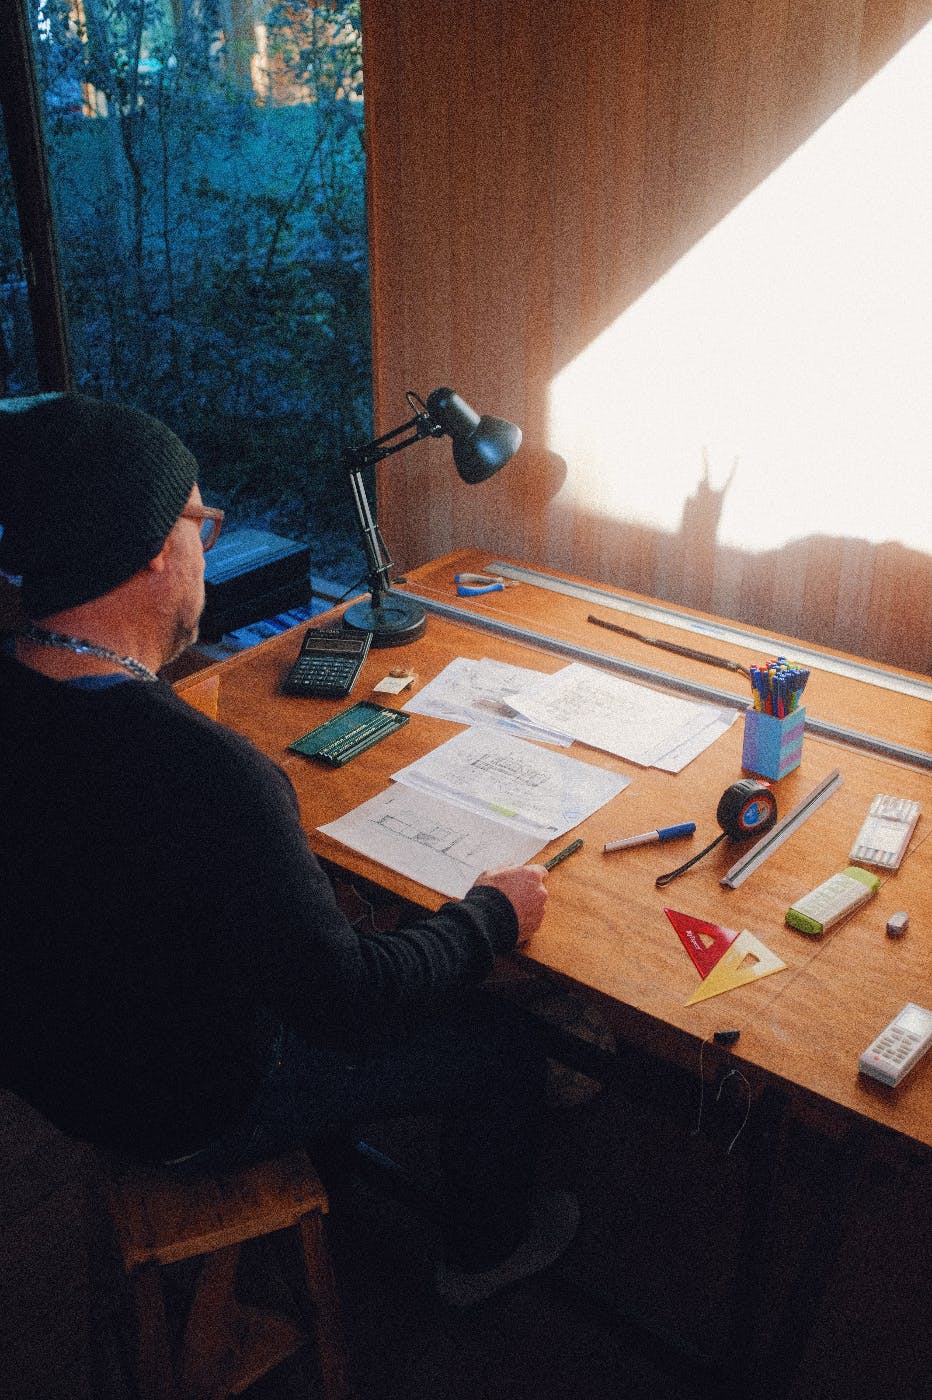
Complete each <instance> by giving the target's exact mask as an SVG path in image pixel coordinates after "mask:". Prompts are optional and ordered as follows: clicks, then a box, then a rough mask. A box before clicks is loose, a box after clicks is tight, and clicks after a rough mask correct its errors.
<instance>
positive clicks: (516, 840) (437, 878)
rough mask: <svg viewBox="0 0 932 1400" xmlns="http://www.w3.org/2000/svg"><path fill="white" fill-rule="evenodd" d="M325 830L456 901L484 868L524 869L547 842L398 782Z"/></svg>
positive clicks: (341, 840) (335, 837) (345, 843)
mask: <svg viewBox="0 0 932 1400" xmlns="http://www.w3.org/2000/svg"><path fill="white" fill-rule="evenodd" d="M320 830H321V831H324V832H326V833H327V835H328V836H332V837H333V838H334V840H336V841H339V842H341V844H342V845H344V846H349V847H350V849H351V850H354V851H360V852H361V853H362V854H363V855H366V856H369V857H371V858H372V859H373V860H377V861H379V862H380V864H382V865H386V866H388V868H389V869H390V870H396V871H398V872H399V873H400V874H402V875H407V876H408V877H409V878H410V879H412V880H417V881H419V883H420V884H422V885H426V886H427V888H428V889H431V890H437V892H438V893H439V894H444V895H447V896H448V897H449V898H451V899H462V897H463V895H464V894H465V893H466V891H467V890H468V889H469V888H470V886H471V885H472V884H473V883H474V882H475V879H476V876H477V875H481V873H482V871H483V870H489V869H494V868H495V867H496V866H506V865H524V864H526V863H527V862H528V861H529V860H530V859H531V858H532V856H534V855H536V854H537V852H538V851H539V850H540V847H541V845H542V844H543V842H542V841H541V838H540V836H531V835H528V834H527V833H525V832H521V831H518V830H517V829H516V828H515V827H513V826H507V825H504V824H503V823H502V822H496V821H491V820H490V819H489V818H488V817H483V816H480V815H479V814H478V813H476V812H470V811H467V810H466V808H465V807H459V806H456V805H454V804H453V803H451V802H444V801H443V800H442V799H440V798H438V797H435V796H432V795H431V794H430V793H425V792H420V791H419V790H418V789H416V788H412V787H407V786H405V785H404V784H398V783H396V784H393V785H392V786H391V787H390V788H387V789H386V791H385V792H382V793H379V795H378V796H377V797H373V798H370V800H369V801H368V802H363V803H362V804H361V805H360V806H359V807H355V808H354V809H353V810H352V811H351V812H347V814H346V815H345V816H343V817H338V818H337V820H336V821H332V822H328V823H327V825H326V826H322V827H321V828H320Z"/></svg>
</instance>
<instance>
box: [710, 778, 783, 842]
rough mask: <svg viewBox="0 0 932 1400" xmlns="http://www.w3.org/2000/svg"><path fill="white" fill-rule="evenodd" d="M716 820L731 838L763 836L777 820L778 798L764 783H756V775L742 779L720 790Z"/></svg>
mask: <svg viewBox="0 0 932 1400" xmlns="http://www.w3.org/2000/svg"><path fill="white" fill-rule="evenodd" d="M715 820H716V821H717V822H718V824H719V826H720V827H721V828H722V831H723V832H724V833H725V835H726V836H730V837H731V839H732V841H746V840H747V838H748V837H749V836H763V834H764V832H765V831H769V830H770V828H771V827H772V826H773V824H774V822H775V821H776V820H777V799H776V798H775V797H774V795H773V790H772V789H771V788H769V787H768V786H767V784H766V783H759V782H758V781H757V779H756V778H742V779H741V780H740V782H737V783H732V785H731V787H730V788H726V789H725V791H724V792H723V793H722V795H721V797H720V798H719V803H718V807H717V809H716V812H715ZM720 839H721V838H716V841H718V840H720Z"/></svg>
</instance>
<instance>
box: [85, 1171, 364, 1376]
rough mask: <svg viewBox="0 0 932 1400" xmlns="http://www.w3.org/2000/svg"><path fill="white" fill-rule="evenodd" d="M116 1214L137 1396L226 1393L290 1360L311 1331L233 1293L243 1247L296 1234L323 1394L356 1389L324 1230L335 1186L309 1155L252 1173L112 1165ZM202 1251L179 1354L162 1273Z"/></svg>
mask: <svg viewBox="0 0 932 1400" xmlns="http://www.w3.org/2000/svg"><path fill="white" fill-rule="evenodd" d="M108 1175H109V1179H108V1183H107V1186H108V1191H109V1197H110V1209H111V1214H112V1216H113V1221H114V1225H115V1228H116V1233H117V1238H118V1240H119V1244H120V1248H121V1250H122V1254H123V1264H124V1267H125V1269H126V1273H127V1276H128V1278H129V1281H130V1285H131V1289H132V1298H133V1307H134V1310H135V1322H136V1333H137V1335H136V1347H137V1383H138V1387H139V1395H140V1400H225V1397H227V1396H228V1395H238V1394H239V1393H240V1392H241V1391H242V1390H245V1389H246V1387H247V1386H249V1385H251V1384H252V1383H253V1382H254V1381H255V1380H257V1379H258V1378H259V1377H260V1376H263V1375H265V1373H266V1372H267V1371H270V1370H271V1369H272V1368H273V1367H274V1366H277V1365H278V1364H279V1362H281V1361H284V1359H285V1358H286V1357H287V1356H291V1355H292V1354H293V1353H294V1352H296V1351H297V1350H298V1349H299V1348H300V1347H301V1346H303V1345H304V1344H305V1343H306V1342H307V1341H308V1340H309V1337H308V1335H307V1334H306V1333H305V1332H304V1331H302V1329H301V1328H299V1327H298V1326H296V1325H295V1324H294V1322H292V1321H291V1320H290V1319H289V1318H286V1317H284V1316H281V1315H280V1314H277V1313H273V1312H266V1311H264V1310H262V1309H259V1308H255V1307H248V1306H244V1305H243V1304H242V1303H240V1302H239V1301H238V1300H237V1299H236V1297H235V1296H234V1287H235V1283H236V1269H237V1262H238V1257H239V1252H240V1246H241V1245H242V1243H243V1242H244V1241H246V1240H252V1239H258V1238H260V1237H262V1236H264V1235H270V1234H272V1233H273V1232H274V1231H276V1230H285V1229H292V1228H293V1229H294V1230H295V1231H296V1232H297V1235H298V1237H299V1242H300V1246H301V1250H302V1253H303V1260H304V1276H305V1280H306V1284H307V1291H308V1294H309V1295H310V1298H311V1300H312V1302H313V1305H314V1314H315V1317H314V1321H315V1328H316V1338H317V1352H318V1357H319V1360H320V1369H321V1374H322V1377H323V1394H324V1396H325V1400H348V1397H349V1396H350V1387H349V1380H348V1374H347V1366H346V1358H345V1354H344V1350H343V1343H342V1335H341V1329H340V1321H339V1315H338V1306H337V1295H336V1287H335V1283H334V1278H333V1272H332V1269H331V1265H330V1256H329V1253H328V1250H327V1244H326V1239H325V1236H324V1219H323V1217H324V1216H325V1215H326V1214H327V1211H328V1209H329V1202H328V1200H327V1193H326V1191H325V1190H324V1187H323V1185H322V1184H321V1181H320V1178H319V1177H318V1175H317V1173H316V1171H315V1170H314V1167H313V1165H312V1163H311V1161H310V1158H309V1157H308V1156H307V1154H306V1153H305V1152H294V1153H291V1154H289V1155H288V1156H286V1157H280V1158H278V1159H276V1160H274V1161H271V1162H263V1163H261V1164H260V1165H258V1166H255V1167H250V1168H248V1169H247V1170H245V1171H242V1172H238V1173H233V1174H230V1175H224V1176H205V1177H194V1178H191V1179H190V1180H184V1179H181V1178H179V1177H178V1176H177V1175H173V1174H172V1173H171V1172H169V1171H163V1170H160V1169H158V1168H153V1169H148V1168H144V1167H132V1168H126V1167H124V1166H123V1165H122V1164H121V1165H119V1166H111V1168H110V1171H109V1174H108ZM197 1256H203V1262H202V1264H201V1268H200V1272H199V1274H198V1277H197V1283H196V1287H195V1291H194V1296H193V1299H192V1302H191V1306H190V1309H189V1311H188V1315H187V1319H186V1322H185V1325H184V1334H183V1342H182V1344H181V1353H180V1356H178V1357H177V1358H174V1359H173V1356H172V1351H173V1348H172V1346H171V1343H170V1340H169V1335H168V1325H167V1317H166V1308H165V1299H164V1295H163V1291H162V1280H161V1276H160V1269H161V1266H162V1265H163V1264H175V1263H178V1262H179V1261H180V1260H182V1259H192V1258H195V1257H197Z"/></svg>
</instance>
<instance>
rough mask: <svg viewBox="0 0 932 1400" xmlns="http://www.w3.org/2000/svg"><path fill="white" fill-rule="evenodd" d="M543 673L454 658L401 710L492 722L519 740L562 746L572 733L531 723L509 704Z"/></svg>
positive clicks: (461, 720) (501, 663) (459, 720)
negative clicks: (519, 692)
mask: <svg viewBox="0 0 932 1400" xmlns="http://www.w3.org/2000/svg"><path fill="white" fill-rule="evenodd" d="M544 674H545V672H542V671H530V670H528V669H527V667H525V666H510V665H508V663H507V662H505V661H492V660H490V659H489V658H488V657H485V658H483V659H482V660H481V661H475V660H473V659H472V658H471V657H467V656H458V657H456V658H455V659H454V660H453V661H451V662H449V664H448V665H446V666H444V668H443V670H442V671H440V672H439V673H438V674H437V675H436V676H434V678H433V680H430V681H428V682H427V684H426V685H424V686H422V687H421V689H420V690H419V691H418V693H417V694H416V695H414V696H412V697H411V699H410V700H409V701H408V702H407V704H406V705H405V706H404V708H405V709H406V710H408V711H410V713H411V714H417V715H433V716H435V718H437V719H449V720H454V721H455V722H456V723H457V724H486V725H495V726H496V727H497V728H500V729H503V730H505V731H506V732H507V733H510V734H515V735H518V736H519V737H521V738H527V739H538V740H540V741H541V743H545V744H558V745H561V746H562V747H564V748H566V747H568V746H569V745H570V744H571V743H572V742H573V740H572V737H571V735H569V734H563V733H559V732H558V731H552V730H549V729H544V728H542V727H541V726H540V725H537V724H532V723H531V721H530V720H527V719H524V718H523V717H522V716H521V715H519V714H518V713H517V711H516V710H514V709H513V708H512V706H511V704H510V697H511V696H512V695H514V694H516V693H517V692H518V691H521V690H527V689H528V688H529V687H532V686H533V685H535V684H536V683H537V681H539V680H540V679H541V677H542V676H543V675H544Z"/></svg>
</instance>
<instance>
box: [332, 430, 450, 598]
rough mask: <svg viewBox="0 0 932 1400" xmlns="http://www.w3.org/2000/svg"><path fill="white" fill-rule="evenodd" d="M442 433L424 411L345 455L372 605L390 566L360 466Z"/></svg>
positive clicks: (386, 580)
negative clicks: (405, 434) (400, 436)
mask: <svg viewBox="0 0 932 1400" xmlns="http://www.w3.org/2000/svg"><path fill="white" fill-rule="evenodd" d="M406 432H410V436H409V437H406V438H404V439H403V440H402V441H401V442H396V441H395V440H394V439H396V438H397V437H399V435H400V434H401V433H406ZM442 433H443V429H442V428H440V427H439V426H438V425H437V424H436V423H435V422H434V420H433V419H432V418H431V417H430V415H429V414H428V413H416V414H415V415H414V417H413V418H411V419H409V421H408V422H407V423H402V425H401V427H399V428H392V430H391V431H390V432H388V433H383V434H382V436H381V437H378V438H373V440H372V442H367V443H364V444H363V446H361V447H353V448H350V450H349V452H348V453H347V455H346V463H347V467H348V469H349V480H350V489H351V491H352V493H353V505H354V506H355V507H356V518H357V520H358V522H359V531H360V534H361V536H362V543H363V549H364V550H365V554H366V563H367V565H368V567H369V575H368V580H367V581H368V584H369V591H370V593H371V594H372V603H373V606H374V607H378V605H379V602H380V600H381V598H382V595H383V594H384V593H386V592H387V591H388V590H389V588H390V587H391V579H390V578H389V573H388V571H389V569H390V568H391V566H392V559H391V556H390V554H389V552H388V549H387V548H386V545H385V541H384V539H383V538H382V532H381V530H380V529H379V525H378V521H377V520H376V518H375V516H374V515H373V513H372V507H371V506H370V504H369V497H368V496H367V494H366V487H365V483H364V481H363V475H362V474H363V469H364V468H365V467H374V466H375V464H376V462H381V461H382V459H383V458H385V457H390V456H391V455H392V454H393V453H395V452H400V451H401V450H402V448H403V447H410V446H411V444H412V443H413V442H420V440H421V439H422V438H425V437H440V436H442Z"/></svg>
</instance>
